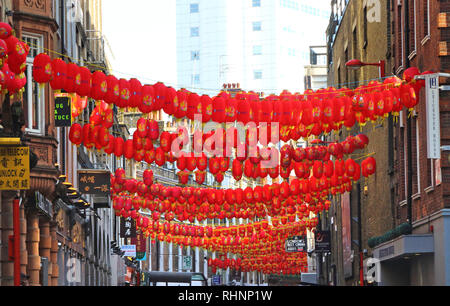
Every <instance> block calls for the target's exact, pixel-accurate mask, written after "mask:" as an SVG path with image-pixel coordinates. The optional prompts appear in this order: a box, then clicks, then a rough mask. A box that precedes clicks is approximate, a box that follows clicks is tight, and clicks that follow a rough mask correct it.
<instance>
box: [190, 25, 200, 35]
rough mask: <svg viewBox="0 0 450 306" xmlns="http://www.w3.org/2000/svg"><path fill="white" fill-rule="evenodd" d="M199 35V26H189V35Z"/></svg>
mask: <svg viewBox="0 0 450 306" xmlns="http://www.w3.org/2000/svg"><path fill="white" fill-rule="evenodd" d="M199 35H200V30H199V27H192V28H191V37H198V36H199Z"/></svg>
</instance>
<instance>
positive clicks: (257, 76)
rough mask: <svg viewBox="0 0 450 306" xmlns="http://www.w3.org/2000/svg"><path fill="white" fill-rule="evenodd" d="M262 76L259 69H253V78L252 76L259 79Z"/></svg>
mask: <svg viewBox="0 0 450 306" xmlns="http://www.w3.org/2000/svg"><path fill="white" fill-rule="evenodd" d="M262 76H263V73H262V71H261V70H255V71H253V78H254V79H255V80H261V79H262Z"/></svg>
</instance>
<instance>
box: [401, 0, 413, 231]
mask: <svg viewBox="0 0 450 306" xmlns="http://www.w3.org/2000/svg"><path fill="white" fill-rule="evenodd" d="M408 2H409V1H404V3H405V14H404V15H405V18H404V21H405V51H406V52H405V54H402V56H404V57H405V69H406V68H409V65H410V63H409V58H408V55H409V51H410V50H409V32H410V29H409V3H408ZM406 133H407V134H406V137H407V148H408V151H407V158H408V190H407V196H408V199H407V209H408V212H407V218H408V223H409V224H410V225H412V193H413V190H412V183H413V170H412V167H413V163H412V118H411V116H408V119H407V131H406Z"/></svg>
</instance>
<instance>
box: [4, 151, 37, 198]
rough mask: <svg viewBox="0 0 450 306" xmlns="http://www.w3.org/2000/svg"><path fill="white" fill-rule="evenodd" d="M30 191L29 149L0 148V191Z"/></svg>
mask: <svg viewBox="0 0 450 306" xmlns="http://www.w3.org/2000/svg"><path fill="white" fill-rule="evenodd" d="M29 189H30V148H29V147H0V191H1V190H29Z"/></svg>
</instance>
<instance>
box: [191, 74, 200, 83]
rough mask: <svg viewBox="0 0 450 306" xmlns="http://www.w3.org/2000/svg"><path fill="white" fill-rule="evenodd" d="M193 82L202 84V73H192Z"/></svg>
mask: <svg viewBox="0 0 450 306" xmlns="http://www.w3.org/2000/svg"><path fill="white" fill-rule="evenodd" d="M192 84H194V85H198V84H200V74H193V75H192Z"/></svg>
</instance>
